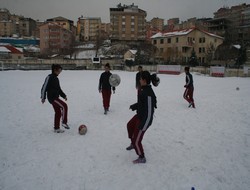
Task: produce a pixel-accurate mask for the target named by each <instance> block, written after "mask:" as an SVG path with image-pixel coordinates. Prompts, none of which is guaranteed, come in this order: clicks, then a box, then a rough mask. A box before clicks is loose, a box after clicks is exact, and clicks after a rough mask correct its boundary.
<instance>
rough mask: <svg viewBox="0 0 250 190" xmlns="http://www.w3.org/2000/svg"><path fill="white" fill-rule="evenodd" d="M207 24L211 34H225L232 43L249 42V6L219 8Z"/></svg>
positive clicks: (244, 4)
mask: <svg viewBox="0 0 250 190" xmlns="http://www.w3.org/2000/svg"><path fill="white" fill-rule="evenodd" d="M209 22H210V26H209V31H211V32H213V33H216V34H223V35H225V34H226V33H227V35H228V37H229V38H230V40H231V41H233V42H238V43H240V42H242V41H250V4H246V3H243V4H240V5H236V6H232V7H231V8H229V7H223V8H220V9H219V10H218V11H216V12H215V13H214V19H212V20H211V21H209Z"/></svg>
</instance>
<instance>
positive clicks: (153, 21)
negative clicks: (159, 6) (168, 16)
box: [150, 17, 164, 31]
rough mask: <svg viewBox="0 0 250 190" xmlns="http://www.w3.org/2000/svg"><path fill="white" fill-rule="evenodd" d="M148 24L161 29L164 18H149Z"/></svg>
mask: <svg viewBox="0 0 250 190" xmlns="http://www.w3.org/2000/svg"><path fill="white" fill-rule="evenodd" d="M150 25H151V27H152V28H156V29H158V30H160V31H162V30H163V26H164V19H162V18H158V17H155V18H153V19H151V21H150Z"/></svg>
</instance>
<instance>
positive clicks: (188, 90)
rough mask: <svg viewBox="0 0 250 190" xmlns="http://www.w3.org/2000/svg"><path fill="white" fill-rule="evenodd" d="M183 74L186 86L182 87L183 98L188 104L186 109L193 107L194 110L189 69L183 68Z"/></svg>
mask: <svg viewBox="0 0 250 190" xmlns="http://www.w3.org/2000/svg"><path fill="white" fill-rule="evenodd" d="M185 73H186V84H185V85H184V88H186V90H185V92H184V94H183V98H184V99H185V100H187V102H188V103H189V106H188V107H191V106H192V107H193V108H195V104H194V98H193V93H194V84H193V76H192V75H191V73H190V72H189V67H185Z"/></svg>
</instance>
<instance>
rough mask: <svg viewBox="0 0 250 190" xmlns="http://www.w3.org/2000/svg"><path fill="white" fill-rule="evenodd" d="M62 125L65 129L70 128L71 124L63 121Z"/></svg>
mask: <svg viewBox="0 0 250 190" xmlns="http://www.w3.org/2000/svg"><path fill="white" fill-rule="evenodd" d="M62 126H63V127H64V128H65V129H70V127H69V125H68V124H66V123H63V124H62Z"/></svg>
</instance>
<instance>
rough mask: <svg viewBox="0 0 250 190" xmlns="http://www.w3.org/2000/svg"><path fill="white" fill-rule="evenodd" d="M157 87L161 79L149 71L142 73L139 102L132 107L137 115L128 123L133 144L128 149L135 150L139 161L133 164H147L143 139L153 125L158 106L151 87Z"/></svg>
mask: <svg viewBox="0 0 250 190" xmlns="http://www.w3.org/2000/svg"><path fill="white" fill-rule="evenodd" d="M151 82H152V83H153V85H155V86H157V85H158V84H159V78H158V77H157V76H156V75H155V74H154V75H150V73H149V72H148V71H143V72H142V73H141V78H140V84H141V93H139V97H138V102H137V103H135V104H133V105H131V106H130V109H132V111H134V110H136V112H137V113H136V115H134V117H133V118H132V119H131V120H130V121H129V122H128V123H127V130H128V138H129V139H130V140H131V144H130V146H129V147H127V148H126V149H127V150H131V149H135V151H136V154H137V155H138V156H139V157H138V159H136V160H134V161H133V163H135V164H137V163H146V158H145V155H144V150H143V146H142V143H141V142H142V139H143V136H144V134H145V132H146V131H147V129H148V128H149V126H150V125H151V124H152V121H153V115H154V109H155V108H157V106H156V103H157V101H156V96H155V93H154V91H153V89H152V87H151V85H150V83H151Z"/></svg>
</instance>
